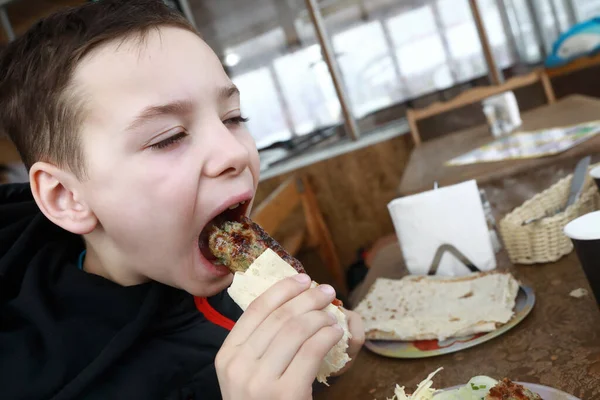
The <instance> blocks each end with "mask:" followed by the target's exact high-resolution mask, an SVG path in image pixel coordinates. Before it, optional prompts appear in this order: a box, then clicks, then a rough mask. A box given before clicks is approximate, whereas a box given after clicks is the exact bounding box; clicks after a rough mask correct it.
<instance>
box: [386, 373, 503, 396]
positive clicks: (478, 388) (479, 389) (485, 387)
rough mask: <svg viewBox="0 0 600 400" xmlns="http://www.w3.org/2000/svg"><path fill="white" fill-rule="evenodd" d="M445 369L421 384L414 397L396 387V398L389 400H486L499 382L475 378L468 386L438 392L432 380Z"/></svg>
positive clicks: (485, 377)
mask: <svg viewBox="0 0 600 400" xmlns="http://www.w3.org/2000/svg"><path fill="white" fill-rule="evenodd" d="M442 369H443V368H438V369H437V370H436V371H434V372H433V373H431V374H429V376H428V377H427V378H426V379H425V380H424V381H423V382H421V383H420V384H419V385H418V386H417V389H416V390H415V391H414V393H413V394H412V395H407V394H406V392H405V391H404V386H400V385H396V388H395V389H394V397H392V398H391V399H387V400H484V399H485V396H487V394H488V393H489V391H490V389H491V388H492V387H494V386H496V385H497V384H498V381H496V380H495V379H492V378H490V377H489V376H475V377H473V378H471V380H469V382H467V384H466V385H464V386H461V387H460V388H457V389H453V390H444V391H436V390H435V389H433V388H432V387H431V386H432V385H433V380H432V378H433V377H434V375H435V374H437V373H438V372H439V371H441V370H442Z"/></svg>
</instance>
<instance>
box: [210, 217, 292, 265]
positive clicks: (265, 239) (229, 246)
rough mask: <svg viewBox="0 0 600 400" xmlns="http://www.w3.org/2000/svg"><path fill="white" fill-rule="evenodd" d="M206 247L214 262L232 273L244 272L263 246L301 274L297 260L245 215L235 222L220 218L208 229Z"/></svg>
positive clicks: (260, 252) (259, 253) (263, 248)
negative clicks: (215, 260) (215, 259)
mask: <svg viewBox="0 0 600 400" xmlns="http://www.w3.org/2000/svg"><path fill="white" fill-rule="evenodd" d="M208 248H209V249H210V251H211V253H212V254H213V255H214V256H215V257H216V258H217V262H219V263H221V264H222V265H225V266H227V267H228V268H229V269H230V270H231V271H232V272H236V271H239V272H245V271H246V270H247V269H248V267H250V264H252V263H253V262H254V260H256V259H257V258H258V257H259V256H260V255H261V254H262V253H263V251H265V250H266V249H268V248H270V249H271V250H273V251H274V252H275V253H277V255H279V257H281V258H282V259H283V260H284V261H285V262H287V263H288V264H290V265H291V266H292V267H293V268H294V269H295V270H296V271H298V272H300V273H304V268H303V267H302V264H300V261H298V260H296V259H295V258H294V257H292V256H291V255H290V254H289V253H287V252H286V251H285V249H284V248H283V247H282V246H281V245H280V244H279V243H277V242H276V241H275V240H274V239H273V238H272V237H270V236H269V235H268V234H267V233H266V232H265V231H264V230H263V229H262V228H261V227H260V226H259V225H258V224H257V223H255V222H254V221H252V220H251V219H250V218H248V217H240V218H239V220H237V221H220V222H218V223H216V224H213V225H212V226H211V227H210V228H209V229H208Z"/></svg>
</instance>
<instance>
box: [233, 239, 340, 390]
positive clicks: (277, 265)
mask: <svg viewBox="0 0 600 400" xmlns="http://www.w3.org/2000/svg"><path fill="white" fill-rule="evenodd" d="M296 274H298V272H297V271H296V270H295V269H294V268H292V267H291V266H290V265H289V264H288V263H286V262H285V261H284V260H283V259H282V258H281V257H279V256H278V255H277V253H275V252H274V251H273V250H271V249H267V250H265V251H264V252H263V253H262V254H261V255H260V256H259V257H258V258H257V259H256V260H255V261H254V262H253V263H252V265H250V267H249V268H248V270H246V272H236V273H235V275H234V277H233V283H232V284H231V286H230V287H229V289H228V290H227V293H229V296H231V298H232V299H233V301H235V302H236V303H237V305H239V306H240V308H241V309H242V310H244V311H245V310H246V309H247V308H248V306H249V305H250V303H252V302H253V301H254V299H256V298H257V297H258V296H260V295H261V294H263V293H264V292H265V291H266V290H267V289H269V288H270V287H271V286H272V285H273V284H275V283H276V282H278V281H280V280H282V279H285V278H287V277H290V276H294V275H296ZM317 285H318V284H317V283H316V282H313V283H312V286H313V287H315V286H317ZM325 310H327V311H329V312H331V313H332V314H333V315H335V317H336V318H337V320H338V324H340V326H341V327H342V328H343V330H344V335H343V337H342V338H341V339H340V341H339V342H338V343H336V345H335V346H334V347H333V348H332V349H331V350H330V351H329V352H328V353H327V355H326V356H325V358H324V359H323V362H322V363H321V367H320V369H319V372H318V374H317V381H319V382H321V383H324V384H327V377H329V376H330V375H331V374H333V373H335V372H337V371H339V370H341V369H342V368H343V367H344V366H345V365H346V363H347V362H348V361H350V356H348V353H347V352H346V351H347V349H348V340H349V339H350V338H351V337H352V335H351V334H350V331H349V330H348V321H347V320H346V314H344V313H343V312H342V311H341V310H340V308H339V307H336V306H334V305H332V304H330V305H328V306H327V307H326V308H325Z"/></svg>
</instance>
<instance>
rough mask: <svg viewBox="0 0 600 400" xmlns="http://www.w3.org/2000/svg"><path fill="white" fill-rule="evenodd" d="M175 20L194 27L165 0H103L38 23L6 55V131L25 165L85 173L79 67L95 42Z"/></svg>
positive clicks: (1, 126) (1, 95)
mask: <svg viewBox="0 0 600 400" xmlns="http://www.w3.org/2000/svg"><path fill="white" fill-rule="evenodd" d="M161 26H174V27H179V28H182V29H186V30H189V31H192V32H194V33H196V30H195V29H194V28H193V26H192V25H191V24H190V23H189V22H188V21H187V20H186V19H185V18H184V17H183V16H182V15H181V14H179V13H178V12H177V11H175V10H173V9H171V8H170V7H168V6H167V5H165V4H164V3H163V2H162V1H161V0H103V1H99V2H94V3H87V4H85V5H82V6H79V7H75V8H68V9H65V10H63V11H59V12H57V13H56V14H53V15H51V16H49V17H47V18H45V19H42V20H41V21H39V22H37V23H36V24H35V25H34V26H32V27H31V28H30V29H29V30H28V31H27V33H25V34H24V35H23V36H21V37H19V38H18V39H16V40H15V41H14V42H12V43H10V44H9V45H8V46H7V47H6V48H5V49H4V51H3V52H2V55H1V56H0V130H1V131H3V132H4V133H6V134H8V136H9V137H10V138H11V139H12V141H13V142H14V143H15V146H16V147H17V149H18V150H19V153H20V154H21V158H22V160H23V162H24V163H25V165H26V166H27V168H30V167H31V166H32V165H33V164H34V163H35V162H37V161H46V162H51V163H53V164H56V165H57V166H59V167H61V168H68V169H70V170H71V171H73V172H74V173H75V174H77V175H78V176H79V177H81V176H83V175H84V174H85V162H84V160H83V152H82V149H81V146H80V139H79V135H78V130H79V126H80V124H81V121H82V118H83V102H82V101H81V100H82V99H80V98H78V96H77V94H76V91H74V90H73V88H72V87H71V86H72V85H71V81H72V76H73V71H74V70H75V68H76V67H77V65H78V64H79V62H80V61H81V60H82V59H83V57H85V55H86V54H88V53H89V52H90V51H92V50H93V49H94V48H96V47H97V46H99V45H101V44H104V43H107V42H109V41H113V40H126V39H128V38H131V37H134V36H139V38H140V39H143V38H144V37H145V36H146V34H147V33H148V32H149V31H150V30H151V29H156V28H159V27H161Z"/></svg>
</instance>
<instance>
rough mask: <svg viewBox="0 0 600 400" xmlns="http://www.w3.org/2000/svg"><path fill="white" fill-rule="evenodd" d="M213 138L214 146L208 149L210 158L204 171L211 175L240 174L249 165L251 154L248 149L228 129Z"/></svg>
mask: <svg viewBox="0 0 600 400" xmlns="http://www.w3.org/2000/svg"><path fill="white" fill-rule="evenodd" d="M221 132H222V133H221V134H219V135H218V137H215V138H214V139H213V143H214V144H213V146H211V149H209V151H208V160H207V162H206V163H205V165H204V173H205V174H206V175H207V176H210V177H213V178H214V177H218V176H221V175H227V174H230V175H238V174H240V173H242V171H244V170H245V169H246V167H248V164H249V160H250V154H249V152H248V149H247V148H246V147H245V146H244V144H243V143H241V142H240V141H239V140H238V139H237V138H236V137H235V135H233V134H232V133H231V132H229V131H228V130H226V131H225V132H223V130H221Z"/></svg>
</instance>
